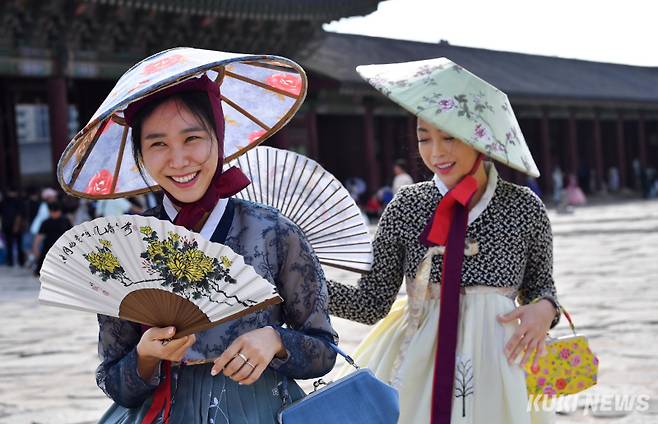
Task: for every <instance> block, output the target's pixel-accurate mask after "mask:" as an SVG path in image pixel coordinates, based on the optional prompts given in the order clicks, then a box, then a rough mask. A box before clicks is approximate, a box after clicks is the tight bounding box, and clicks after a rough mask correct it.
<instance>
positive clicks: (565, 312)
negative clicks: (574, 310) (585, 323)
mask: <svg viewBox="0 0 658 424" xmlns="http://www.w3.org/2000/svg"><path fill="white" fill-rule="evenodd" d="M560 312H562V315H564V317H565V318H566V319H567V321H568V322H569V327H570V328H571V331H572V332H573V335H574V336H575V335H576V326H575V325H574V323H573V320H572V319H571V315H569V312H567V310H566V309H564V306H562V305H560Z"/></svg>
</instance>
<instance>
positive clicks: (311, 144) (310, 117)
mask: <svg viewBox="0 0 658 424" xmlns="http://www.w3.org/2000/svg"><path fill="white" fill-rule="evenodd" d="M306 130H307V133H308V156H309V157H310V158H311V159H315V160H318V159H319V157H320V142H319V140H318V114H317V112H316V111H315V105H314V104H311V105H310V107H309V109H308V110H307V111H306Z"/></svg>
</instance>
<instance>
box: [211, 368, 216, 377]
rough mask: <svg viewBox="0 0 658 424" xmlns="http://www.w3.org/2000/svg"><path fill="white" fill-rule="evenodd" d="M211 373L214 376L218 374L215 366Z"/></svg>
mask: <svg viewBox="0 0 658 424" xmlns="http://www.w3.org/2000/svg"><path fill="white" fill-rule="evenodd" d="M210 375H212V376H213V377H214V376H216V375H217V370H216V369H214V368H213V369H212V370H210Z"/></svg>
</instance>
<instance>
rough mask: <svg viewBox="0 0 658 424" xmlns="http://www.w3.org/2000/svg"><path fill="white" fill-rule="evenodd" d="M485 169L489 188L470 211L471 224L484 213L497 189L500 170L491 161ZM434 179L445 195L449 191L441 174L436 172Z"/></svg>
mask: <svg viewBox="0 0 658 424" xmlns="http://www.w3.org/2000/svg"><path fill="white" fill-rule="evenodd" d="M484 170H485V171H486V173H487V188H486V189H485V190H484V194H482V197H481V198H480V200H479V201H478V202H477V203H476V204H475V206H473V208H472V209H471V210H470V211H468V224H469V225H470V224H471V223H472V222H473V221H475V220H476V219H477V218H478V216H480V215H481V214H482V212H484V210H485V209H486V208H487V206H488V205H489V203H490V202H491V199H492V198H493V195H494V192H495V191H496V184H497V182H498V171H497V170H496V167H495V166H494V165H493V163H491V162H485V163H484ZM432 181H434V185H435V186H436V188H438V189H439V192H440V193H441V196H445V195H446V193H447V192H448V187H447V186H446V185H445V184H444V183H443V181H441V179H440V178H439V176H438V175H436V174H434V177H433V178H432Z"/></svg>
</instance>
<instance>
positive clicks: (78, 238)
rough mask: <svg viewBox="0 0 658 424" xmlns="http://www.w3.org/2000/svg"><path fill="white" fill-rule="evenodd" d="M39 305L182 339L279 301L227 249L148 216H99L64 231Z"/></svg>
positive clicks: (48, 264)
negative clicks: (171, 330) (165, 330)
mask: <svg viewBox="0 0 658 424" xmlns="http://www.w3.org/2000/svg"><path fill="white" fill-rule="evenodd" d="M40 279H41V291H40V293H39V301H40V302H41V303H43V304H47V305H52V306H60V307H64V308H71V309H77V310H81V311H87V312H94V313H98V314H103V315H109V316H114V317H118V318H122V319H126V320H130V321H134V322H138V323H141V324H147V325H150V326H155V327H167V326H170V325H173V326H174V327H176V329H177V332H176V337H183V336H185V335H188V334H192V333H195V332H198V331H201V330H204V329H207V328H210V327H212V326H214V325H217V324H220V323H222V322H225V321H229V320H232V319H236V318H239V317H240V316H243V315H246V314H249V313H251V312H253V311H256V310H259V309H263V308H265V307H267V306H269V305H272V304H275V303H280V302H281V301H282V299H281V298H280V297H279V295H278V294H277V293H276V290H275V288H274V286H273V285H272V284H270V283H269V282H268V281H267V280H265V279H263V278H262V277H260V276H259V275H258V274H257V273H256V271H254V269H253V268H252V267H251V266H250V265H247V264H245V262H244V260H243V258H242V256H240V255H238V254H237V253H235V252H233V251H232V250H231V249H230V248H229V247H227V246H224V245H222V244H219V243H213V242H210V241H208V240H205V239H204V238H203V237H201V236H200V235H198V234H196V233H193V232H191V231H188V230H187V229H185V228H183V227H179V226H175V225H173V224H172V223H170V222H168V221H162V220H159V219H156V218H152V217H142V216H135V215H122V216H118V217H106V218H98V219H95V220H93V221H89V222H85V223H83V224H80V225H77V226H75V227H73V228H72V229H70V230H69V231H67V232H66V233H64V235H62V236H61V237H60V238H59V240H57V242H56V243H55V245H54V246H53V247H52V248H51V249H50V250H49V251H48V254H47V255H46V258H45V260H44V263H43V267H42V269H41V278H40Z"/></svg>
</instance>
